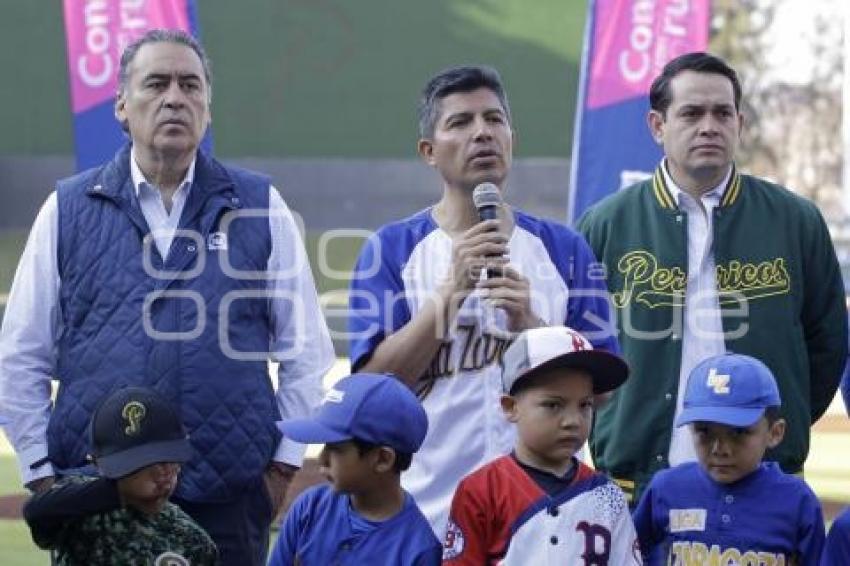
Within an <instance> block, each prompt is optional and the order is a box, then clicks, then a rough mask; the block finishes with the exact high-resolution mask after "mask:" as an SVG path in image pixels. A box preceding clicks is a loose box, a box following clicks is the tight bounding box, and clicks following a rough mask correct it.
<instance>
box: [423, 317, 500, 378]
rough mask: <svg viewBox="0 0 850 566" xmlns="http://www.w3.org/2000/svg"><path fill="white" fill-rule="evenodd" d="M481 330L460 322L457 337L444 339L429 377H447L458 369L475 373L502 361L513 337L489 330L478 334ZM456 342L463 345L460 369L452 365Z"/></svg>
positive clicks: (475, 326) (432, 362)
mask: <svg viewBox="0 0 850 566" xmlns="http://www.w3.org/2000/svg"><path fill="white" fill-rule="evenodd" d="M478 329H479V327H478V325H477V324H458V325H457V331H458V334H457V338H456V339H455V340H452V341H448V342H443V344H441V345H440V348H439V350H437V353H436V354H435V355H434V357H433V358H432V359H431V365H430V367H429V374H430V375H429V377H432V378H439V377H448V376H450V375H452V374H454V373H455V369H457V370H458V371H463V372H474V371H479V370H481V369H484V368H485V367H487V366H490V365H493V364H496V363H501V361H502V355H503V354H504V352H505V350H506V349H507V348H508V346H510V344H511V342H512V339H511V338H508V337H506V336H501V335H498V334H493V333H490V332H486V331H484V332H482V333H481V334H479V333H478ZM455 345H457V346H458V347H459V348H460V360H458V362H459V366H458V367H457V368H455V366H454V365H453V364H452V354H453V353H454V352H455Z"/></svg>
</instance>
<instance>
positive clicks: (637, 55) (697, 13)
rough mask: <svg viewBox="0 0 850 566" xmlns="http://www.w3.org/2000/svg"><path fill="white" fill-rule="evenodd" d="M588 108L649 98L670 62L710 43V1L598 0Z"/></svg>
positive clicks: (596, 3)
mask: <svg viewBox="0 0 850 566" xmlns="http://www.w3.org/2000/svg"><path fill="white" fill-rule="evenodd" d="M595 5H596V14H595V16H596V18H597V21H596V26H595V29H594V32H593V49H594V57H593V61H592V64H591V67H590V76H589V77H588V79H589V80H588V84H589V85H591V86H590V88H589V89H588V92H587V105H588V107H589V108H591V109H592V108H598V107H601V106H607V105H609V104H616V103H618V102H622V101H623V100H627V99H629V98H634V97H637V96H646V93H647V92H648V91H649V86H650V84H651V83H652V80H653V79H654V78H655V77H656V76H658V74H659V73H660V72H661V68H662V67H663V66H664V65H665V64H666V63H667V62H668V61H669V60H670V59H673V58H675V57H677V56H679V55H682V54H684V53H688V52H690V51H699V50H703V49H705V46H706V45H707V44H708V18H709V10H710V9H709V2H706V1H705V0H596V2H595Z"/></svg>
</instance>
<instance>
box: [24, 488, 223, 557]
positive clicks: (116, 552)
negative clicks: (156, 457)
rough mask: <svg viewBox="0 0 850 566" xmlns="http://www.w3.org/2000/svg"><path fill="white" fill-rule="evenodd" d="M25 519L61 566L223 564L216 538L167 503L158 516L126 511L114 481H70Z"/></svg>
mask: <svg viewBox="0 0 850 566" xmlns="http://www.w3.org/2000/svg"><path fill="white" fill-rule="evenodd" d="M24 518H25V519H26V521H27V523H28V524H29V526H30V530H31V531H32V536H33V540H34V541H35V543H36V544H37V545H38V546H40V547H41V548H44V549H46V550H51V551H52V554H53V558H54V562H53V563H54V564H58V565H63V566H64V565H79V564H87V565H98V564H99V565H107V564H115V565H122V566H124V565H135V564H138V565H153V566H177V565H184V564H192V565H206V564H217V563H218V552H217V550H216V547H215V544H214V543H213V541H212V539H211V538H210V537H209V535H207V533H206V532H205V531H204V530H203V529H202V528H201V527H200V526H198V524H197V523H195V522H194V521H193V520H192V519H191V518H190V517H189V516H188V515H187V514H186V513H184V512H183V511H182V510H181V509H180V508H179V507H177V506H176V505H174V504H172V503H166V505H165V507H163V509H162V511H160V512H159V513H157V514H156V515H152V516H151V515H146V514H144V513H142V512H140V511H138V510H136V509H135V508H132V507H122V506H121V502H120V499H119V497H118V491H117V488H116V486H115V482H114V481H112V480H107V479H104V478H101V479H94V478H81V477H69V478H65V479H63V480H62V481H61V482H59V483H57V484H56V485H54V486H53V487H52V488H51V489H49V490H48V491H46V492H44V493H42V494H38V495H35V496H33V497H32V498H31V499H30V500H29V501H28V502H27V504H26V505H25V507H24Z"/></svg>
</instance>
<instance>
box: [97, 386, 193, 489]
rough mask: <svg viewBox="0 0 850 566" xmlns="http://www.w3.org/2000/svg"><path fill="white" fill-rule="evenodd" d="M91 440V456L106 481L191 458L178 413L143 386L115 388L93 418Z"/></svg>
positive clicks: (189, 446)
mask: <svg viewBox="0 0 850 566" xmlns="http://www.w3.org/2000/svg"><path fill="white" fill-rule="evenodd" d="M91 439H92V450H93V453H92V456H94V458H95V460H96V463H97V466H98V468H99V469H100V472H101V474H102V475H104V476H105V477H107V478H113V479H116V478H120V477H123V476H126V475H129V474H132V473H133V472H135V471H138V470H140V469H141V468H144V467H145V466H150V465H151V464H158V463H161V462H178V463H182V462H186V461H188V460H189V459H190V458H191V457H192V447H191V445H190V444H189V436H188V435H187V434H186V431H185V430H184V428H183V425H182V423H181V422H180V418H179V417H178V416H177V412H176V411H175V410H174V408H173V407H172V406H171V404H170V403H169V402H168V401H167V400H166V399H165V398H163V397H162V396H161V395H160V394H159V393H157V392H155V391H153V390H151V389H146V388H142V387H125V388H123V389H118V390H116V391H114V392H113V393H111V394H110V395H109V396H108V397H106V399H104V400H103V401H102V402H101V404H100V405H99V406H98V407H97V409H95V411H94V414H93V415H92V422H91Z"/></svg>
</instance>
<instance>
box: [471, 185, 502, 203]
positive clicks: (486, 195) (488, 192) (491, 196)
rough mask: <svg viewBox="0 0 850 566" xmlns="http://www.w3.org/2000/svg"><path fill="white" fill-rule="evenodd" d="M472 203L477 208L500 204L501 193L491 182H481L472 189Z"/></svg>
mask: <svg viewBox="0 0 850 566" xmlns="http://www.w3.org/2000/svg"><path fill="white" fill-rule="evenodd" d="M472 203H473V204H474V205H475V208H477V209H479V210H481V209H482V208H486V207H488V206H500V205H501V204H502V193H501V192H500V191H499V187H497V186H496V185H494V184H493V183H481V184H480V185H478V186H477V187H475V189H474V190H473V191H472Z"/></svg>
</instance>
